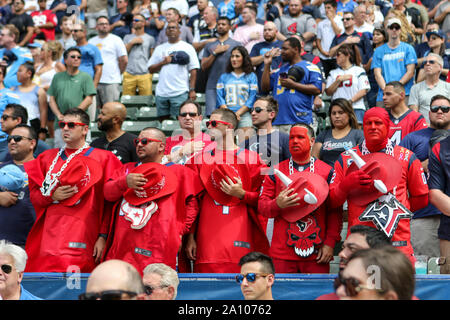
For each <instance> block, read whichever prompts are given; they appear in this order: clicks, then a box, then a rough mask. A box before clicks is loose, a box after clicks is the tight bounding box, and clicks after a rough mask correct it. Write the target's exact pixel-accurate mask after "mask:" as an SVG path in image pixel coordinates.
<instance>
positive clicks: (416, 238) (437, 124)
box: [400, 95, 450, 257]
mask: <svg viewBox="0 0 450 320" xmlns="http://www.w3.org/2000/svg"><path fill="white" fill-rule="evenodd" d="M445 103H447V105H450V102H449V100H448V98H446V97H445V96H443V95H436V96H434V97H433V98H432V99H431V102H430V105H431V106H439V105H441V104H445ZM428 114H429V119H430V127H429V128H425V129H422V130H418V131H414V132H411V133H410V134H408V135H407V136H406V137H405V138H404V139H403V140H402V141H401V142H400V146H402V147H405V148H408V149H409V150H411V151H412V152H414V154H415V155H416V156H417V158H419V160H420V161H421V162H422V167H423V170H424V171H425V172H426V173H427V174H426V176H427V178H428V180H429V179H430V177H429V171H428V157H429V154H430V150H431V148H432V147H433V140H434V137H435V136H436V134H439V133H440V132H441V133H444V134H445V130H450V113H449V112H444V111H443V109H439V108H433V109H431V110H430V111H429V113H428ZM447 134H448V131H447ZM441 216H442V213H441V212H440V211H439V210H438V209H437V208H436V207H435V206H434V205H432V204H431V203H429V204H428V206H426V207H425V208H423V209H420V210H418V211H416V212H414V216H413V219H412V220H411V243H412V246H413V248H414V254H416V255H426V256H429V257H439V255H440V252H439V238H438V229H439V225H440V221H441Z"/></svg>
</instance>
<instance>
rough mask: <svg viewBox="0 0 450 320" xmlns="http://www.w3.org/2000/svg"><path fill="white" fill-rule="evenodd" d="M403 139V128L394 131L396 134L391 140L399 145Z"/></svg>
mask: <svg viewBox="0 0 450 320" xmlns="http://www.w3.org/2000/svg"><path fill="white" fill-rule="evenodd" d="M401 140H402V130H401V129H400V130H397V131H395V132H394V134H393V135H392V137H391V141H392V143H393V144H394V145H398V144H399V143H400V141H401Z"/></svg>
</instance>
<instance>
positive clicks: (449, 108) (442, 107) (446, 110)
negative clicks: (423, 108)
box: [430, 106, 450, 113]
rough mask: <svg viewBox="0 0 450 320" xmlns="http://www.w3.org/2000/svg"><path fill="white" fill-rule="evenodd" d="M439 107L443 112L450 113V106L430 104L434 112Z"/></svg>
mask: <svg viewBox="0 0 450 320" xmlns="http://www.w3.org/2000/svg"><path fill="white" fill-rule="evenodd" d="M439 109H441V111H442V112H443V113H448V111H449V110H450V107H449V106H430V111H431V112H433V113H434V112H438V111H439Z"/></svg>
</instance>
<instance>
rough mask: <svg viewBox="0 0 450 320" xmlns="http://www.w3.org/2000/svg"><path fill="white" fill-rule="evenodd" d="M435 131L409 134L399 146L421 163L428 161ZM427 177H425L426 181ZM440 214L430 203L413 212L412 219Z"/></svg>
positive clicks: (428, 130)
mask: <svg viewBox="0 0 450 320" xmlns="http://www.w3.org/2000/svg"><path fill="white" fill-rule="evenodd" d="M434 130H435V129H433V128H426V129H422V130H418V131H414V132H411V133H410V134H408V135H407V136H406V137H404V138H403V139H402V141H400V146H402V147H405V148H407V149H409V150H411V151H412V152H414V154H415V155H416V157H417V158H418V159H419V160H420V161H421V162H422V161H425V160H427V159H428V155H429V152H430V138H431V135H432V134H433V132H434ZM428 179H429V176H428V177H427V180H428ZM439 214H441V212H440V211H439V210H438V209H437V208H436V207H435V206H433V205H432V204H431V203H428V205H427V206H426V207H425V208H422V209H420V210H417V211H416V212H414V216H413V219H417V218H424V217H429V216H434V215H439Z"/></svg>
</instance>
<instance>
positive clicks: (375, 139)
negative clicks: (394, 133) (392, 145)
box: [363, 116, 388, 152]
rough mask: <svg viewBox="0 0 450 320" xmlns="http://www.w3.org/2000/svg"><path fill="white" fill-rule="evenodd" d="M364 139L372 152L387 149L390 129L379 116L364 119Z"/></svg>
mask: <svg viewBox="0 0 450 320" xmlns="http://www.w3.org/2000/svg"><path fill="white" fill-rule="evenodd" d="M363 127H364V128H363V129H364V138H365V139H366V145H367V149H369V151H370V152H377V151H380V150H381V149H384V148H385V147H386V143H387V139H388V128H387V127H386V125H385V123H384V122H383V120H382V119H381V118H379V117H377V116H371V117H367V118H365V119H364V126H363Z"/></svg>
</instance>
